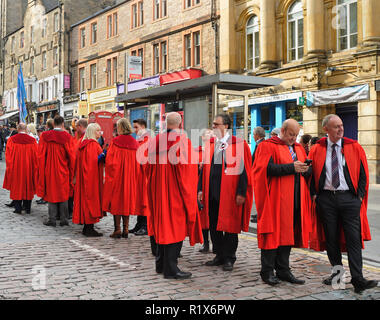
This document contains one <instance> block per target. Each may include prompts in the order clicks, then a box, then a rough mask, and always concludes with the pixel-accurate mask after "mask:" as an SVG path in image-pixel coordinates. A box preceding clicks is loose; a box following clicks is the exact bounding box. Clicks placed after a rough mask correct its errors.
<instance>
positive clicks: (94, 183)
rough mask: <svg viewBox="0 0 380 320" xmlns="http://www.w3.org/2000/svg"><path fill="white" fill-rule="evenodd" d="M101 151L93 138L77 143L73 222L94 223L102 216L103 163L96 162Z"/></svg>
mask: <svg viewBox="0 0 380 320" xmlns="http://www.w3.org/2000/svg"><path fill="white" fill-rule="evenodd" d="M102 151H103V150H102V148H101V147H100V145H99V143H98V142H97V141H96V140H93V139H86V140H83V141H82V142H81V144H80V145H79V148H78V152H77V155H76V161H75V187H74V197H75V201H74V211H73V219H72V220H73V223H75V224H94V223H97V222H99V219H100V218H102V217H103V212H102V204H101V199H102V190H103V164H102V163H100V164H98V155H99V154H101V153H102Z"/></svg>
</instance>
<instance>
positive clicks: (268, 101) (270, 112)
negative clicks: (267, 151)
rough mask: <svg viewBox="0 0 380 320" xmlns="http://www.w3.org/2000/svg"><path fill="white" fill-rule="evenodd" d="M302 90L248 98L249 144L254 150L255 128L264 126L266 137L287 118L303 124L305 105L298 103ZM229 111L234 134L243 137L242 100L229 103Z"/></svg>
mask: <svg viewBox="0 0 380 320" xmlns="http://www.w3.org/2000/svg"><path fill="white" fill-rule="evenodd" d="M301 97H302V92H294V93H284V94H275V95H271V96H264V97H258V98H251V99H249V100H248V106H249V117H248V131H249V133H250V134H249V136H248V141H247V142H248V144H249V145H250V146H251V149H252V150H253V149H254V147H255V145H256V143H255V140H254V139H253V130H254V129H255V128H256V127H259V126H260V127H263V128H264V130H265V134H266V138H269V137H270V132H271V131H272V130H273V129H274V128H280V127H281V126H282V123H283V122H284V120H285V119H289V118H293V119H295V120H297V121H298V122H299V123H300V124H301V125H302V124H303V113H302V110H303V107H302V106H300V105H298V102H299V99H300V98H301ZM227 110H228V113H229V114H230V116H231V118H232V121H233V134H234V135H236V136H238V137H243V134H244V132H243V131H244V113H243V103H242V101H241V100H238V101H233V102H230V103H228V109H227Z"/></svg>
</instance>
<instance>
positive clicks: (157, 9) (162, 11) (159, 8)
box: [153, 0, 168, 20]
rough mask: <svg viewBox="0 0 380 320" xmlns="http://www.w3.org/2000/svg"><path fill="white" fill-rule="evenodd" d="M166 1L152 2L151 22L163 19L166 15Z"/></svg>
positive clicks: (156, 0)
mask: <svg viewBox="0 0 380 320" xmlns="http://www.w3.org/2000/svg"><path fill="white" fill-rule="evenodd" d="M167 7H168V4H167V0H153V8H154V12H153V20H157V19H160V18H164V17H166V16H167V13H168V8H167Z"/></svg>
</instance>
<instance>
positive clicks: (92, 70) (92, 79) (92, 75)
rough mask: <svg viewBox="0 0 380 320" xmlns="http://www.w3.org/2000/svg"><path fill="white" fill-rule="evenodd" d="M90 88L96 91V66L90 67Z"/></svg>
mask: <svg viewBox="0 0 380 320" xmlns="http://www.w3.org/2000/svg"><path fill="white" fill-rule="evenodd" d="M90 88H91V89H96V64H92V65H91V66H90Z"/></svg>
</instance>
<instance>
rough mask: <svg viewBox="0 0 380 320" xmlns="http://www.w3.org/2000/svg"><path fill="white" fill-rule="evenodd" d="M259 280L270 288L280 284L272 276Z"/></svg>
mask: <svg viewBox="0 0 380 320" xmlns="http://www.w3.org/2000/svg"><path fill="white" fill-rule="evenodd" d="M261 279H262V280H263V281H264V282H265V283H266V284H269V285H270V286H275V285H277V284H279V283H280V280H279V279H278V278H277V277H276V276H275V275H274V274H270V275H268V276H261Z"/></svg>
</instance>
